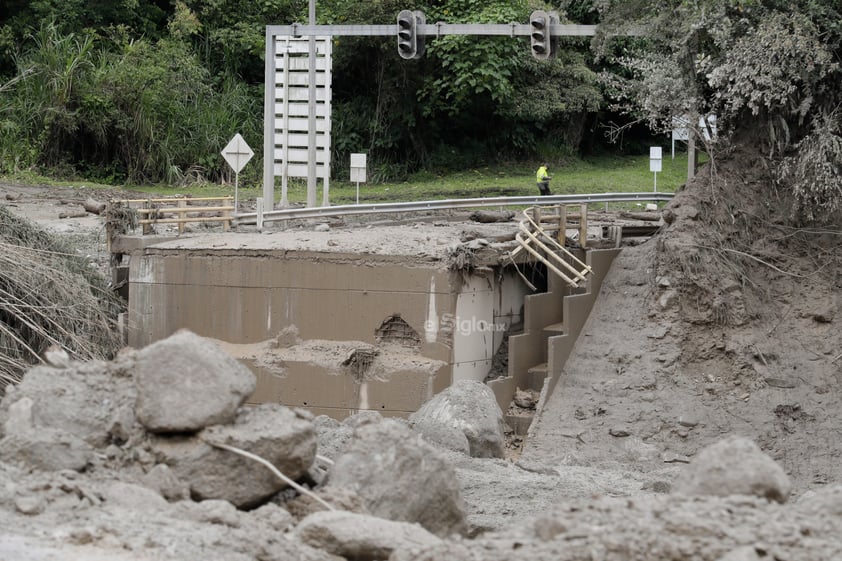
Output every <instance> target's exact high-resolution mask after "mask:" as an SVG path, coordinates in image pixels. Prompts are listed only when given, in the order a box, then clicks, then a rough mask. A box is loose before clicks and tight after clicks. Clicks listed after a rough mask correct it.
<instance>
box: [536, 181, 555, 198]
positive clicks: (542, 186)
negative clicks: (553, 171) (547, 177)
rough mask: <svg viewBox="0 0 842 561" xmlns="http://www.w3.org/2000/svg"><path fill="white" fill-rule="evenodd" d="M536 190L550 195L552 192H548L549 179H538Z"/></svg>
mask: <svg viewBox="0 0 842 561" xmlns="http://www.w3.org/2000/svg"><path fill="white" fill-rule="evenodd" d="M538 190H539V191H540V192H541V194H542V195H552V193H550V182H549V181H539V182H538Z"/></svg>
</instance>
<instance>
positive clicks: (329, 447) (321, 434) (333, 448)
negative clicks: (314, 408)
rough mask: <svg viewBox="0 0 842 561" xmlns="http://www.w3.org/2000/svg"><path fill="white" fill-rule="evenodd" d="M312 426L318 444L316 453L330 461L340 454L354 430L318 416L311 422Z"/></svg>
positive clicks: (326, 417)
mask: <svg viewBox="0 0 842 561" xmlns="http://www.w3.org/2000/svg"><path fill="white" fill-rule="evenodd" d="M313 424H314V425H315V428H316V437H317V438H318V443H319V444H318V453H319V455H321V456H325V457H326V458H329V459H331V460H333V459H334V458H336V457H337V456H338V455H339V454H340V452H341V451H342V449H343V448H344V447H345V444H346V443H347V442H348V441H349V440H350V439H351V435H352V434H354V429H352V428H351V427H349V426H347V425H344V424H342V423H340V422H339V421H337V420H336V419H333V418H331V417H328V416H327V415H319V416H318V417H316V418H315V419H314V420H313Z"/></svg>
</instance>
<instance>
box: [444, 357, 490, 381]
mask: <svg viewBox="0 0 842 561" xmlns="http://www.w3.org/2000/svg"><path fill="white" fill-rule="evenodd" d="M490 370H491V359H488V360H477V361H471V362H461V363H458V364H454V365H453V381H454V382H455V381H457V380H473V381H475V382H482V381H483V380H485V377H486V376H487V375H488V372H489V371H490Z"/></svg>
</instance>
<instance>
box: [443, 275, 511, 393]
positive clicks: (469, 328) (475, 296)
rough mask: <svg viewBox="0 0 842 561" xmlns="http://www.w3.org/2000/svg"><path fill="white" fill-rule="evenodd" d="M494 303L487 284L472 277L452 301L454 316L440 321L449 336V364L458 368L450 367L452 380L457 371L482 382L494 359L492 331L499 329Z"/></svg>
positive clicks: (493, 292)
mask: <svg viewBox="0 0 842 561" xmlns="http://www.w3.org/2000/svg"><path fill="white" fill-rule="evenodd" d="M494 303H495V291H494V290H493V289H492V286H491V284H490V282H489V280H488V279H487V278H486V277H478V276H474V277H471V279H470V280H469V282H468V284H467V285H465V286H463V287H462V291H461V292H460V293H459V295H458V296H457V297H456V314H455V315H453V316H443V317H442V318H441V320H440V321H441V323H442V325H443V326H445V328H447V327H450V329H452V332H453V362H454V364H455V365H457V364H458V365H459V367H458V368H457V367H456V366H454V380H455V379H457V377H456V372H457V371H458V372H460V374H459V376H468V377H469V378H468V379H473V380H478V381H482V380H484V379H485V375H486V374H487V373H488V369H489V368H490V367H491V358H492V356H494V349H493V346H494V331H495V329H497V328H499V326H496V325H495V324H494ZM445 324H447V325H445ZM475 363H476V364H475ZM483 368H484V370H483ZM462 379H466V378H462Z"/></svg>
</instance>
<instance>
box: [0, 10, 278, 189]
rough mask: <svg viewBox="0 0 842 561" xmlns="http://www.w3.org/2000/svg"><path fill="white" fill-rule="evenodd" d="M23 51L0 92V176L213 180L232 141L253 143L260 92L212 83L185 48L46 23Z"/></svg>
mask: <svg viewBox="0 0 842 561" xmlns="http://www.w3.org/2000/svg"><path fill="white" fill-rule="evenodd" d="M29 45H30V46H29V48H28V50H26V51H25V52H24V53H23V54H22V55H21V56H20V57H18V59H17V61H16V62H17V68H18V74H17V77H16V78H14V79H13V80H12V81H11V82H8V83H7V84H6V86H5V87H4V90H5V91H0V96H2V97H0V172H3V173H7V174H8V173H13V172H17V171H20V170H22V169H38V170H40V171H42V172H44V173H47V174H51V173H52V174H54V175H62V176H72V175H74V174H84V175H85V176H86V177H87V178H89V179H96V180H102V181H106V182H130V183H147V182H151V183H156V182H167V183H181V182H185V181H191V180H214V181H218V180H220V179H222V178H223V176H224V173H225V168H224V160H223V159H222V157H221V156H220V155H219V152H220V150H221V149H222V148H223V147H224V146H225V144H226V143H227V142H228V140H229V139H230V138H231V136H233V135H234V133H237V132H240V133H241V134H243V136H244V137H245V138H246V139H247V141H249V142H251V143H253V144H254V145H255V146H257V145H259V144H260V136H261V134H262V110H261V106H260V99H261V98H260V93H261V92H259V91H253V90H251V89H249V87H248V86H246V85H243V84H241V83H239V82H236V81H233V80H222V81H219V79H218V78H217V77H215V76H212V75H211V74H210V72H209V71H208V70H207V69H206V68H205V67H203V66H202V64H201V63H200V61H199V59H198V58H197V56H196V55H195V54H194V52H193V50H192V47H191V46H190V45H189V43H187V42H186V41H183V40H180V39H178V38H175V37H168V38H164V39H161V40H158V41H150V40H147V39H137V40H130V39H129V38H128V37H126V36H125V35H123V34H121V33H120V32H119V30H118V31H115V32H114V33H113V34H112V36H110V37H108V38H107V40H103V38H100V37H98V36H96V35H93V34H83V35H75V34H72V33H70V34H63V33H61V32H60V31H59V30H58V28H57V26H56V25H55V23H46V24H44V25H42V27H41V28H40V29H39V30H38V31H37V32H35V33H33V34H32V35H31V36H30V42H29Z"/></svg>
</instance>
